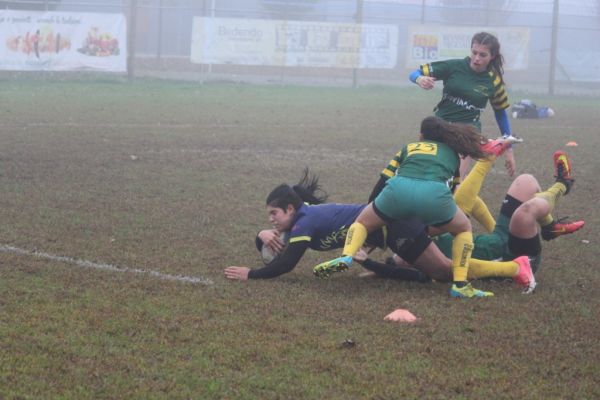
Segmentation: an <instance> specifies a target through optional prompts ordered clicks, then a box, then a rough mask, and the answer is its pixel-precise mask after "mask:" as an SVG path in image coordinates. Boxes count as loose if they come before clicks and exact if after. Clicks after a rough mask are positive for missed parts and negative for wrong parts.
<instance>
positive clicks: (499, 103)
mask: <svg viewBox="0 0 600 400" xmlns="http://www.w3.org/2000/svg"><path fill="white" fill-rule="evenodd" d="M503 64H504V57H503V56H502V53H501V52H500V42H499V41H498V38H496V36H494V35H492V34H490V33H488V32H479V33H476V34H475V35H474V36H473V38H472V39H471V56H470V57H466V58H462V59H452V60H444V61H434V62H431V63H428V64H423V65H421V66H420V67H419V69H417V70H416V71H413V72H412V73H411V74H410V77H409V78H410V80H411V81H412V82H414V83H416V84H417V85H418V86H419V87H420V88H422V89H425V90H429V89H432V88H433V87H434V86H435V82H436V81H438V80H441V81H442V82H443V85H444V87H443V91H442V99H441V100H440V102H439V103H438V104H437V106H436V107H435V108H434V113H435V115H436V116H437V117H439V118H441V119H443V120H444V121H448V122H452V123H460V124H468V125H473V126H474V127H476V128H477V129H478V130H479V131H481V121H480V118H481V113H482V112H483V111H484V110H485V108H486V106H487V103H488V101H489V102H490V104H491V106H492V109H493V110H494V116H495V117H496V123H497V124H498V128H499V129H500V135H502V136H512V132H511V128H510V123H509V121H508V115H507V113H506V109H507V108H508V107H509V103H508V96H507V94H506V90H505V88H504V77H503V75H504V67H503ZM505 160H506V162H505V166H506V170H507V171H508V174H509V175H510V176H513V175H514V173H515V170H516V163H515V157H514V155H513V151H512V149H508V150H507V151H506V155H505ZM470 163H471V162H470V159H469V158H468V157H467V158H463V159H462V160H461V164H460V176H459V178H464V177H465V175H466V173H467V170H468V169H469V166H470ZM459 180H460V179H457V181H459ZM476 201H477V207H476V209H475V212H474V213H473V215H472V217H473V218H475V219H476V220H477V221H478V222H480V223H481V224H482V225H483V226H484V228H485V229H486V230H487V231H488V232H491V231H493V229H494V223H495V221H494V218H493V217H492V215H491V213H490V212H489V210H488V208H487V206H486V205H485V203H483V201H482V200H481V199H480V198H477V199H476Z"/></svg>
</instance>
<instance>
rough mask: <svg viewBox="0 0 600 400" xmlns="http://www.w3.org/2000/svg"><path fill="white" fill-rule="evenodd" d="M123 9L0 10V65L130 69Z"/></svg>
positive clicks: (25, 68) (27, 68)
mask: <svg viewBox="0 0 600 400" xmlns="http://www.w3.org/2000/svg"><path fill="white" fill-rule="evenodd" d="M126 44H127V28H126V21H125V17H124V16H123V15H121V14H91V13H67V12H35V11H9V10H0V69H2V70H18V71H71V70H98V71H111V72H125V71H127V45H126Z"/></svg>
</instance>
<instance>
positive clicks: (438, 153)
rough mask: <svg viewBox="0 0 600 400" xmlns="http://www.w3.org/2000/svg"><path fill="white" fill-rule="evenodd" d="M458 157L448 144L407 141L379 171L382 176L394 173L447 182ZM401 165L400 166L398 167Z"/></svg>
mask: <svg viewBox="0 0 600 400" xmlns="http://www.w3.org/2000/svg"><path fill="white" fill-rule="evenodd" d="M458 165H459V158H458V155H457V154H456V152H454V150H452V149H451V148H450V147H449V146H448V145H446V144H444V143H440V142H435V141H422V142H415V143H409V144H408V145H406V146H404V147H403V148H402V150H400V151H399V152H398V153H397V154H396V155H395V156H394V158H393V159H392V160H391V161H390V162H389V164H388V165H387V167H385V168H384V170H383V171H381V176H382V177H383V178H391V177H393V176H394V175H398V176H405V177H408V178H417V179H424V180H431V181H439V182H448V180H449V179H452V178H453V177H454V176H455V175H456V174H457V170H458ZM400 166H402V168H399V167H400Z"/></svg>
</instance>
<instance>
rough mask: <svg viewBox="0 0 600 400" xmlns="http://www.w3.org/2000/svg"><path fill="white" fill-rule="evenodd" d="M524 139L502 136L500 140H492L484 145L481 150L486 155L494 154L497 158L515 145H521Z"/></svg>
mask: <svg viewBox="0 0 600 400" xmlns="http://www.w3.org/2000/svg"><path fill="white" fill-rule="evenodd" d="M521 142H523V139H521V138H520V137H516V136H502V137H499V138H498V139H494V140H490V141H488V142H487V143H486V144H484V145H482V146H481V148H482V149H483V151H485V152H486V153H489V154H492V155H494V156H496V157H499V156H501V155H502V154H504V152H505V151H506V149H508V148H509V147H510V146H511V145H512V144H513V143H521Z"/></svg>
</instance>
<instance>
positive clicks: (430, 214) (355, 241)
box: [314, 117, 511, 298]
mask: <svg viewBox="0 0 600 400" xmlns="http://www.w3.org/2000/svg"><path fill="white" fill-rule="evenodd" d="M420 131H421V134H420V138H419V141H418V142H415V143H410V144H408V145H406V146H405V147H404V148H402V150H401V151H400V152H399V153H398V154H397V155H396V157H395V158H394V159H395V163H394V164H395V165H396V170H395V171H393V173H394V176H393V177H391V178H390V179H388V180H387V182H386V183H385V186H384V187H383V188H382V189H381V191H380V192H379V193H377V194H376V195H375V196H374V198H375V200H374V201H372V202H371V203H369V205H367V207H365V208H364V209H363V210H362V211H361V213H360V214H359V215H358V217H357V219H356V221H355V222H354V223H353V224H352V226H350V229H349V230H348V234H347V237H346V243H345V245H344V250H343V255H342V257H339V258H336V259H334V260H331V261H328V262H324V263H321V264H319V265H317V266H316V267H315V268H314V273H315V274H316V275H317V276H323V277H326V276H328V275H329V274H330V273H331V272H335V271H341V270H344V269H347V268H348V266H349V265H350V264H351V263H352V257H353V256H354V255H355V254H356V253H357V252H358V250H359V249H360V248H361V246H362V245H363V243H364V242H365V239H366V238H367V236H368V235H369V233H370V232H373V231H376V230H378V229H380V228H381V227H382V226H384V225H386V224H392V223H394V222H395V221H399V220H402V219H405V218H409V217H416V218H418V219H419V220H420V221H422V222H423V223H424V224H425V225H430V226H434V227H437V228H438V229H439V230H440V231H441V232H448V233H451V234H452V235H453V236H454V240H453V245H452V275H453V283H454V284H453V285H452V287H451V289H450V294H451V295H452V296H453V297H461V298H462V297H487V296H492V295H493V294H492V293H490V292H484V291H481V290H477V289H474V288H473V287H472V286H471V285H470V284H469V283H468V282H467V273H468V270H469V261H470V258H471V253H472V251H473V234H472V229H471V223H470V221H469V218H468V217H467V216H466V215H465V213H464V212H463V211H461V210H460V208H458V207H457V206H456V203H455V201H454V198H453V197H452V193H451V191H450V188H449V182H450V181H451V180H452V179H453V177H454V176H455V175H456V173H457V171H458V166H459V156H469V157H472V158H474V159H482V158H486V157H487V156H488V155H489V154H494V155H496V156H497V155H499V154H501V153H502V152H504V151H505V150H506V148H507V147H508V146H509V144H510V143H511V141H510V140H496V141H492V142H489V143H487V144H486V145H485V146H483V144H484V143H486V142H487V139H485V138H484V137H483V136H481V135H480V134H479V132H478V130H477V129H476V128H475V127H474V126H472V125H466V124H450V123H448V122H445V121H443V120H442V119H440V118H437V117H427V118H425V119H424V120H423V121H422V122H421V129H420ZM484 149H485V150H484ZM372 196H373V195H372Z"/></svg>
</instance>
